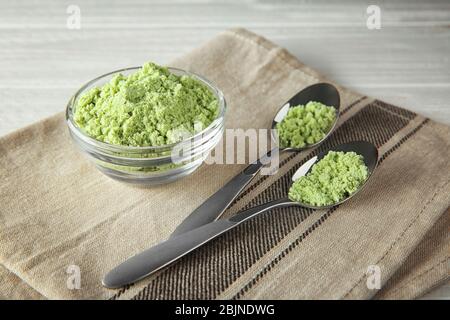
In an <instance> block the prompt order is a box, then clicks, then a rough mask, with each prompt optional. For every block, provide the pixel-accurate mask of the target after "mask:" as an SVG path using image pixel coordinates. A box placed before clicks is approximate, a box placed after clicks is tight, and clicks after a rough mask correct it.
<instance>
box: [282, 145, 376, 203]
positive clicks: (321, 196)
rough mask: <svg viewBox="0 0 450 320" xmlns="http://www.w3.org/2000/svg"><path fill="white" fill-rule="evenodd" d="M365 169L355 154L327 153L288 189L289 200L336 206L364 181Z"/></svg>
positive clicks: (361, 160)
mask: <svg viewBox="0 0 450 320" xmlns="http://www.w3.org/2000/svg"><path fill="white" fill-rule="evenodd" d="M367 177H368V169H367V167H366V165H365V164H364V161H363V157H362V156H361V155H359V154H357V153H355V152H342V151H330V152H328V153H327V155H326V156H325V157H323V158H322V159H321V160H320V161H319V162H317V163H316V164H315V165H314V166H313V167H312V169H311V171H310V172H309V173H308V174H307V175H306V176H302V177H300V178H299V179H297V180H296V181H295V182H294V183H293V184H292V186H291V188H290V189H289V199H291V200H292V201H295V202H301V203H306V204H310V205H313V206H326V205H332V204H334V203H337V202H339V201H341V200H343V199H345V198H346V197H348V196H350V195H351V194H353V193H354V192H355V191H356V190H358V188H359V187H360V186H361V185H362V184H363V183H364V181H366V179H367Z"/></svg>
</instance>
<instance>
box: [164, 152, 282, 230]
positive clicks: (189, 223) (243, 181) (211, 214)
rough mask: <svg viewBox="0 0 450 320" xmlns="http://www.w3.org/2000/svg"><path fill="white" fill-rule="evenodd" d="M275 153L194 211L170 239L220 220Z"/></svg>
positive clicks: (263, 158) (226, 185) (238, 176)
mask: <svg viewBox="0 0 450 320" xmlns="http://www.w3.org/2000/svg"><path fill="white" fill-rule="evenodd" d="M275 152H278V149H277V148H275V149H273V150H271V151H269V152H268V153H267V154H265V155H264V156H262V157H261V158H259V159H258V160H256V161H255V162H254V163H252V164H250V165H249V166H248V167H247V168H245V169H244V171H242V172H240V173H239V174H238V175H236V176H235V177H234V178H232V179H231V180H230V181H228V182H227V183H226V184H225V185H224V186H223V187H222V188H220V189H219V190H218V191H217V192H216V193H214V194H213V195H212V196H210V197H209V198H208V199H206V201H205V202H203V203H202V204H201V205H200V206H199V207H197V209H195V210H194V211H192V213H191V214H190V215H189V216H187V217H186V218H185V219H184V220H183V222H181V224H180V225H178V227H177V228H176V229H175V230H174V232H173V233H172V234H171V235H170V237H175V236H178V235H180V234H182V233H185V232H187V231H190V230H193V229H195V228H198V227H200V226H202V225H204V224H207V223H210V222H213V221H215V220H217V219H218V218H220V216H221V215H222V214H223V212H224V211H225V209H226V208H228V206H229V205H230V204H231V203H232V202H233V200H234V199H236V197H237V196H238V195H239V194H240V193H241V192H242V190H243V189H244V188H245V187H246V186H247V185H248V184H249V183H250V181H251V180H252V179H253V178H254V177H255V176H256V175H257V174H258V172H259V170H261V168H262V167H263V165H264V164H267V163H268V161H269V160H270V158H271V156H272V155H273V154H275Z"/></svg>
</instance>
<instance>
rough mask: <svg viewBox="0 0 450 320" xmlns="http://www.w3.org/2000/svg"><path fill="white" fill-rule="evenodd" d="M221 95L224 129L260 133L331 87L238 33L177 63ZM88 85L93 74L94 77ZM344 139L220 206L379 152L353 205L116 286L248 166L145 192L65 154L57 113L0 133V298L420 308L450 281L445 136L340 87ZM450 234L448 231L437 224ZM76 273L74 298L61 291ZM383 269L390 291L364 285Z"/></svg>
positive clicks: (255, 228) (288, 220)
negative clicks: (342, 155)
mask: <svg viewBox="0 0 450 320" xmlns="http://www.w3.org/2000/svg"><path fill="white" fill-rule="evenodd" d="M172 65H173V66H179V67H182V68H185V69H189V70H192V71H194V72H197V73H200V74H202V75H204V76H206V77H207V78H209V79H211V80H213V81H214V82H215V83H216V84H217V85H218V86H219V87H220V88H221V89H222V90H223V92H224V94H225V96H226V98H227V102H228V105H229V108H228V113H227V127H228V128H243V129H246V128H267V127H268V126H269V124H270V121H271V118H272V116H273V114H274V113H275V111H276V110H277V108H278V107H279V106H280V105H282V104H283V103H284V102H285V101H286V100H287V99H289V98H290V97H291V96H292V95H293V94H295V93H296V92H297V91H298V90H301V89H302V88H304V87H305V86H307V85H310V84H313V83H316V82H319V81H324V79H323V78H322V77H321V76H320V75H319V74H318V73H317V72H315V71H313V70H311V69H310V68H308V67H306V66H304V65H303V64H301V63H300V62H299V61H298V60H297V59H296V58H295V57H293V56H291V55H290V54H289V53H288V52H287V51H285V50H284V49H281V48H279V47H277V46H275V45H274V44H272V43H270V42H269V41H267V40H265V39H263V38H261V37H259V36H257V35H255V34H252V33H250V32H248V31H246V30H243V29H236V30H229V31H226V32H224V33H222V34H220V35H219V36H217V37H216V38H214V39H212V40H211V41H210V42H208V43H207V44H205V45H204V46H202V47H200V48H198V49H196V50H194V51H192V52H191V53H190V54H188V55H186V56H184V57H182V58H181V59H179V60H177V61H175V62H174V63H173V64H172ZM93 76H95V75H93ZM339 90H340V94H341V99H342V102H341V103H342V109H343V112H342V114H341V118H340V120H339V124H338V128H337V129H336V131H335V133H334V134H333V135H332V136H331V137H330V139H329V140H328V141H327V142H326V143H325V144H324V145H323V146H322V147H319V148H318V149H317V150H313V151H310V152H305V153H301V154H285V155H283V156H282V158H281V167H280V170H279V171H278V174H277V175H274V176H263V177H261V176H260V177H257V178H256V179H255V180H254V181H253V182H252V183H251V185H250V186H249V187H248V188H247V190H246V191H245V192H244V194H243V195H242V196H241V197H240V198H239V199H238V200H237V201H236V202H235V203H234V204H233V206H232V207H231V208H230V209H229V210H228V211H227V213H226V215H231V214H233V213H235V212H237V211H239V210H240V209H242V208H243V207H246V206H252V205H255V204H259V203H262V202H265V201H269V200H271V199H276V198H277V197H280V196H281V195H282V194H283V193H286V192H287V188H288V181H289V177H290V176H291V175H292V173H293V172H294V171H295V169H296V168H297V167H298V166H299V165H300V164H301V163H302V161H305V159H308V157H309V156H311V155H312V154H314V153H315V152H317V151H319V150H320V148H325V147H327V146H331V145H334V144H338V143H341V142H345V141H351V140H356V139H365V140H369V141H372V142H374V143H376V144H377V146H378V147H379V151H380V157H381V161H380V165H379V168H378V169H377V171H376V172H375V174H374V176H373V178H372V179H371V181H370V183H369V185H368V186H367V187H366V188H365V189H364V190H363V191H362V193H361V194H359V195H358V196H357V197H355V198H354V199H352V200H350V201H349V202H347V203H345V204H344V205H341V206H339V207H337V208H335V209H333V210H330V211H324V212H321V211H316V212H312V211H310V210H304V209H299V208H285V209H279V210H275V211H274V212H273V213H270V214H266V215H264V216H261V217H258V218H256V219H254V220H252V221H249V222H247V223H245V224H243V225H242V226H240V227H239V228H237V229H236V230H233V231H231V232H229V233H227V234H226V235H224V236H222V237H220V238H218V239H217V240H215V241H213V242H212V243H210V244H207V245H205V246H203V247H202V248H200V249H199V250H198V251H196V252H194V253H192V254H190V255H188V256H187V257H185V258H183V259H181V260H180V261H178V262H177V263H175V264H174V265H172V266H171V267H170V268H168V269H165V270H162V271H160V272H159V273H157V274H156V275H153V276H152V277H149V278H147V279H144V280H143V281H140V282H139V283H137V284H135V285H133V286H131V287H127V288H124V289H121V290H108V289H105V288H103V287H102V286H101V282H100V281H101V279H102V276H103V275H104V274H105V273H106V272H107V271H108V270H110V269H111V268H112V267H114V266H115V265H117V264H118V263H120V262H122V261H123V260H124V259H126V258H127V257H129V256H131V255H133V254H135V253H138V252H140V251H141V250H143V249H145V248H147V247H149V246H151V245H153V244H156V243H157V242H159V241H161V240H163V239H165V238H166V237H167V236H168V235H169V234H170V232H171V231H173V230H174V228H175V227H176V226H177V224H179V223H180V222H181V221H182V220H183V218H184V217H186V215H188V214H189V213H190V212H191V211H192V210H193V209H195V208H196V207H197V206H198V205H199V204H201V203H202V202H203V201H204V200H205V199H206V198H207V197H208V196H209V195H211V194H212V193H214V192H215V191H216V190H218V189H219V188H220V187H221V186H222V185H223V184H224V183H225V182H226V181H228V180H229V179H230V178H232V177H233V176H234V175H235V174H237V173H238V172H239V171H240V170H242V169H243V168H244V166H243V165H203V166H202V167H201V168H200V169H198V170H197V171H196V172H194V173H193V174H192V175H191V176H189V177H187V178H185V179H182V180H180V181H177V182H175V183H172V184H169V185H164V186H159V187H154V188H150V189H139V188H134V187H130V186H128V185H125V184H122V183H119V182H116V181H113V180H110V179H109V178H107V177H105V176H103V175H102V174H101V173H99V172H98V171H97V170H96V169H95V168H94V166H93V165H92V164H90V163H89V162H88V161H87V160H86V159H85V158H84V157H83V156H82V155H81V154H80V152H78V150H77V149H76V148H75V147H74V146H73V144H72V143H71V141H70V139H69V136H68V132H67V129H66V126H65V123H64V119H63V114H62V113H61V114H58V115H55V116H54V117H51V118H48V119H45V120H43V121H41V122H38V123H36V124H33V125H31V126H29V127H26V128H24V129H22V130H19V131H17V132H14V133H12V134H10V135H7V136H4V137H2V138H0V298H24V299H46V298H50V299H59V298H62V299H77V298H85V299H106V298H114V299H130V298H134V299H173V298H174V299H176V298H187V299H195V298H206V299H216V298H224V299H229V298H232V299H241V298H244V299H245V298H248V299H257V298H266V299H283V298H287V299H297V298H333V299H335V298H336V299H339V298H356V299H362V298H371V297H374V296H375V297H376V298H414V297H418V296H420V295H422V294H423V293H425V292H426V291H428V290H429V289H430V288H431V287H433V286H436V285H438V284H439V283H442V282H443V281H446V279H448V275H449V264H448V263H449V260H448V259H449V239H448V221H449V219H448V217H449V213H448V211H447V210H448V208H449V205H450V186H449V180H450V170H448V168H449V167H450V161H449V159H450V154H449V150H450V130H449V128H448V127H447V126H444V125H441V124H438V123H435V122H432V121H429V120H427V119H424V118H423V117H421V116H419V115H415V114H414V113H412V112H409V111H407V110H404V109H400V108H397V107H394V106H391V105H388V104H385V103H383V102H381V101H377V100H374V99H371V98H368V97H363V96H361V95H359V94H357V93H355V92H352V91H350V90H347V89H345V88H342V87H339ZM444 226H445V227H444ZM71 265H76V266H79V268H80V272H81V288H80V289H79V290H71V289H69V288H68V286H67V281H68V278H69V276H70V275H69V274H67V268H68V267H69V266H71ZM370 265H376V266H378V267H379V268H380V271H381V285H382V286H383V289H382V290H371V289H369V288H368V287H367V285H366V281H367V275H366V272H367V269H368V267H369V266H370Z"/></svg>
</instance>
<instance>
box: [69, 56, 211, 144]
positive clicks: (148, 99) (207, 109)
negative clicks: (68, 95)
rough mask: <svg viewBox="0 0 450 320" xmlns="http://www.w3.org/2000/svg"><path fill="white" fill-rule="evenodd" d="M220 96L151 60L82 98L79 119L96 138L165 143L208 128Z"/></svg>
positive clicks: (111, 142)
mask: <svg viewBox="0 0 450 320" xmlns="http://www.w3.org/2000/svg"><path fill="white" fill-rule="evenodd" d="M217 115H218V101H217V98H216V97H215V96H214V94H213V93H212V92H211V91H210V90H209V89H208V88H207V87H206V86H205V85H204V84H203V83H201V82H200V81H198V80H196V79H195V78H193V77H190V76H186V75H183V76H177V75H175V74H172V73H170V72H169V70H168V69H167V68H165V67H161V66H158V65H156V64H154V63H146V64H144V65H143V66H142V68H141V69H139V70H138V71H137V72H135V73H133V74H130V75H128V76H124V75H122V74H118V75H116V76H114V77H113V78H112V79H111V80H110V81H109V82H108V83H106V84H104V85H103V86H102V87H95V88H92V89H91V90H89V91H88V92H86V93H85V94H84V95H82V96H81V97H80V99H79V100H78V103H77V105H76V108H75V113H74V121H75V123H76V124H77V126H78V127H79V128H80V129H81V130H83V131H84V132H85V133H86V134H87V135H89V136H90V137H92V138H94V139H96V140H99V141H102V142H106V143H109V144H114V145H122V146H134V147H142V146H161V145H167V144H172V143H175V142H178V141H180V140H182V139H184V138H186V137H188V136H192V135H194V134H195V133H197V132H200V131H202V130H203V129H205V128H206V127H208V126H209V125H210V124H211V123H212V121H213V120H214V119H215V118H216V117H217Z"/></svg>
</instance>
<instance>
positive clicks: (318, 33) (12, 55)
mask: <svg viewBox="0 0 450 320" xmlns="http://www.w3.org/2000/svg"><path fill="white" fill-rule="evenodd" d="M71 4H73V5H76V6H77V7H78V8H79V9H80V11H81V15H80V17H81V20H80V22H81V24H80V26H81V28H80V29H69V28H67V19H68V18H69V16H70V14H68V13H67V9H68V7H69V5H71ZM370 4H375V5H378V6H379V7H380V9H381V29H379V30H369V29H368V28H367V26H366V20H367V16H368V15H367V13H366V9H367V6H368V5H369V2H365V1H358V0H353V1H350V0H346V1H318V0H315V1H242V0H240V1H237V0H235V1H206V0H203V1H202V0H197V1H180V0H178V1H163V0H159V1H140V0H132V1H130V0H127V1H123V0H114V1H111V0H102V1H95V2H94V1H89V0H70V1H67V0H64V1H61V0H54V1H49V0H44V1H27V0H21V1H16V0H15V1H1V2H0V70H1V71H0V135H3V134H6V133H8V132H11V131H13V130H15V129H17V128H20V127H22V126H25V125H28V124H30V123H32V122H34V121H36V120H38V119H40V118H44V117H46V116H49V115H51V114H53V113H55V112H58V111H61V110H63V109H64V107H65V104H66V103H67V101H68V99H69V97H70V96H71V94H73V93H74V91H75V90H76V89H77V88H78V87H79V86H80V85H81V84H82V83H84V82H86V81H87V80H90V79H92V78H94V77H95V76H97V75H100V74H103V73H106V72H108V71H111V70H112V69H117V68H121V67H127V66H135V65H140V64H142V63H143V62H145V61H148V60H153V61H155V62H158V63H161V64H164V63H167V62H169V61H170V60H171V59H173V58H175V57H176V56H178V55H180V54H182V53H185V52H188V51H189V50H190V49H192V48H194V47H196V46H198V45H199V44H201V43H202V42H204V41H206V40H207V39H209V38H211V37H213V36H214V35H215V34H217V33H219V32H220V31H222V30H224V29H227V28H230V27H236V26H241V27H245V28H248V29H250V30H252V31H254V32H257V33H259V34H262V35H264V36H266V37H267V38H268V39H270V40H272V41H274V42H276V43H278V44H279V45H281V46H283V47H285V48H287V49H288V50H289V51H291V52H292V53H293V54H295V55H296V56H298V57H299V59H300V60H302V61H303V62H304V63H306V64H309V65H311V66H312V67H314V68H316V69H317V70H319V71H321V72H322V73H323V74H325V75H327V76H328V77H329V78H330V79H333V80H335V81H337V82H339V83H341V84H343V85H345V86H347V87H350V88H352V89H355V90H357V91H359V92H362V93H364V94H367V95H370V96H373V97H377V98H380V99H383V100H385V101H388V102H391V103H393V104H396V105H400V106H405V107H407V108H409V109H411V110H413V111H416V112H418V113H421V114H423V115H425V116H428V117H430V118H432V119H435V120H437V121H440V122H444V123H447V124H450V103H449V101H450V58H449V57H450V1H448V0H442V1H389V2H388V1H376V0H375V1H370ZM72 12H73V11H72ZM69 22H70V21H69ZM71 25H72V26H73V24H71ZM431 296H432V297H435V298H440V297H441V298H449V297H450V286H449V285H447V286H443V287H441V288H440V289H438V290H436V291H434V293H432V295H431Z"/></svg>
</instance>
